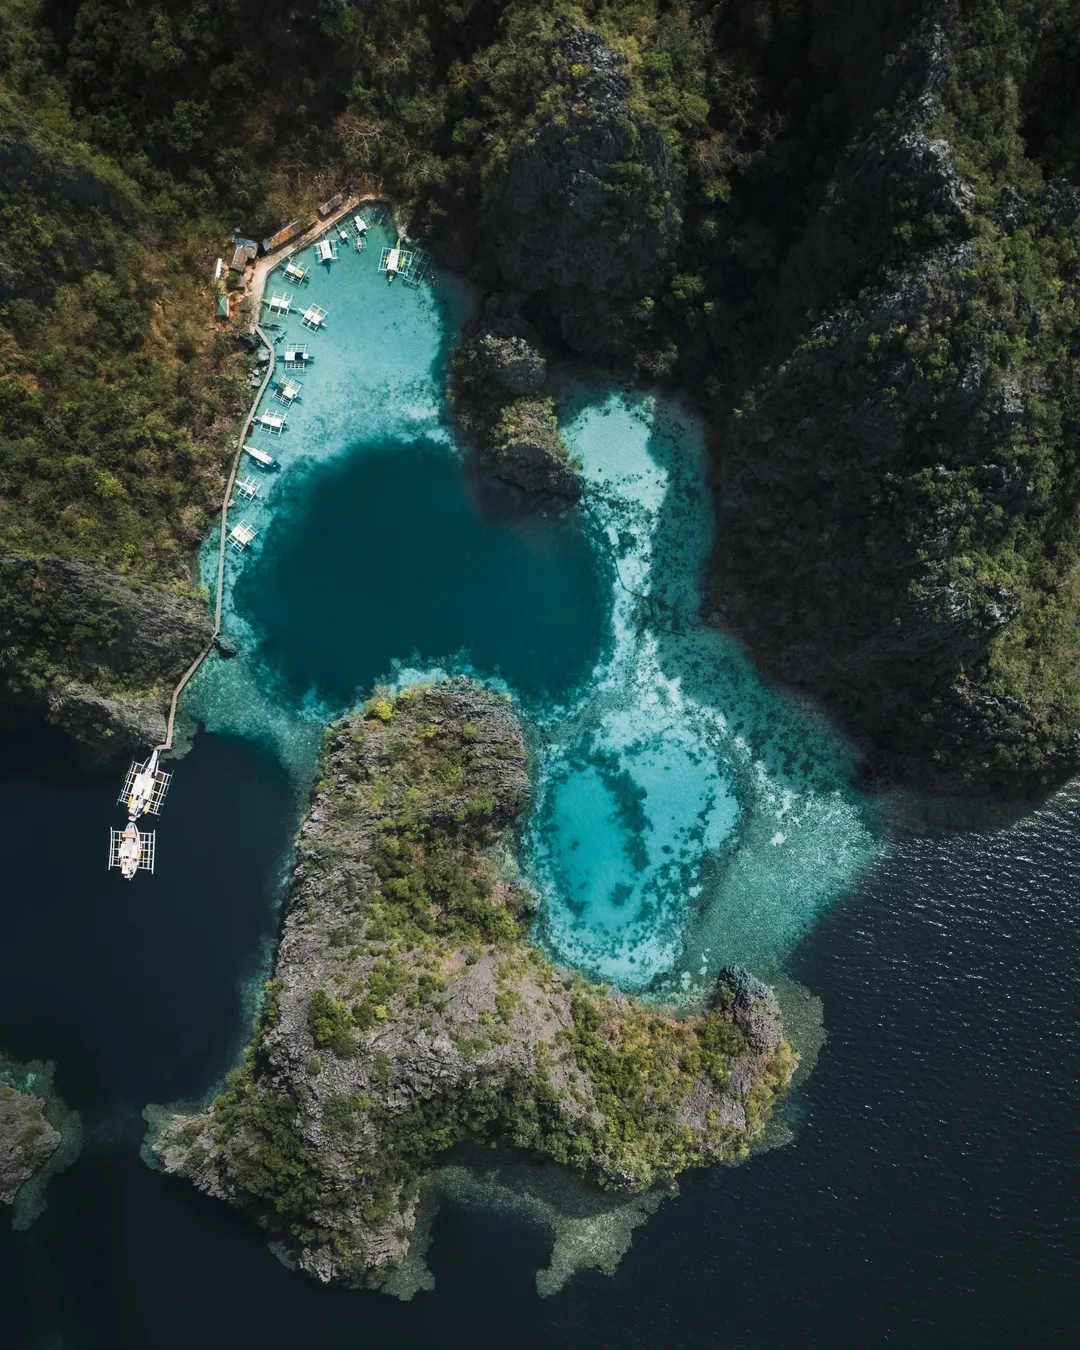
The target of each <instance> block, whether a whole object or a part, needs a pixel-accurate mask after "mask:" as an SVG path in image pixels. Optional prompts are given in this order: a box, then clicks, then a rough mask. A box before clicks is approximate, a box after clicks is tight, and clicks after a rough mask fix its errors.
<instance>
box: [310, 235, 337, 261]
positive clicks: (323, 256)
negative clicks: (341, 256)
mask: <svg viewBox="0 0 1080 1350" xmlns="http://www.w3.org/2000/svg"><path fill="white" fill-rule="evenodd" d="M315 256H316V258H318V260H319V262H324V263H331V262H334V261H336V259H337V256H338V246H337V243H336V241H335V240H333V239H320V240H319V242H318V243H317V244H316V245H315Z"/></svg>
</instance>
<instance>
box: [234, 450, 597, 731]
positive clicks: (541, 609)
mask: <svg viewBox="0 0 1080 1350" xmlns="http://www.w3.org/2000/svg"><path fill="white" fill-rule="evenodd" d="M610 596H611V578H610V567H608V566H606V565H605V560H604V556H603V554H598V553H597V551H596V549H595V548H594V547H592V546H591V545H590V542H589V538H588V535H587V533H586V528H585V526H584V525H583V522H582V520H581V518H580V517H579V516H577V515H574V514H571V513H569V512H561V513H560V512H559V510H558V509H557V508H547V509H545V508H542V507H539V506H538V505H537V503H536V501H535V500H532V499H529V498H528V497H527V496H526V495H525V494H523V493H520V492H517V491H516V490H514V489H512V488H509V487H506V486H504V485H500V484H498V483H497V482H489V483H487V484H483V483H481V482H478V481H476V480H470V478H469V476H468V475H467V474H466V472H465V470H464V469H463V468H462V466H461V464H460V463H459V461H458V460H457V459H456V457H454V456H452V455H450V454H448V453H447V451H446V447H445V445H437V444H429V443H426V442H425V441H423V440H422V439H421V440H419V441H414V442H408V443H401V442H394V441H391V442H386V443H384V444H380V445H374V446H373V445H365V446H364V447H363V448H362V449H361V450H358V451H357V452H356V453H354V454H352V455H349V456H346V457H343V458H341V459H338V460H333V461H331V462H330V463H329V464H326V465H324V466H321V467H319V468H317V469H314V470H313V471H312V473H311V476H310V478H309V480H308V481H307V482H306V483H305V484H304V490H303V492H301V493H297V494H296V495H295V497H294V498H293V501H292V503H291V504H289V505H288V506H286V507H285V508H283V510H281V511H280V512H279V513H278V515H277V517H276V518H275V521H274V524H273V526H272V528H271V529H270V530H269V531H268V534H267V539H266V544H265V546H264V548H263V551H262V554H261V556H260V560H259V566H258V567H251V568H248V569H247V570H245V571H244V572H243V573H242V575H241V576H240V578H239V580H238V581H237V584H236V588H235V591H234V603H235V605H236V607H237V608H238V609H239V610H241V611H242V612H243V613H244V615H245V616H246V617H247V618H248V620H249V621H250V622H251V623H252V624H253V625H254V627H255V629H256V632H257V634H258V635H259V638H260V641H259V645H258V648H257V655H258V658H259V659H260V660H261V661H262V662H263V664H264V668H265V669H267V670H268V671H270V672H273V675H274V677H276V678H278V679H280V680H281V681H282V682H283V684H284V686H285V687H284V689H282V690H281V695H280V696H281V697H283V698H285V699H292V700H298V699H300V698H302V697H303V696H304V695H306V694H307V693H308V692H309V690H313V691H314V693H315V696H316V697H317V698H318V699H319V700H320V701H322V702H323V703H325V704H327V705H329V707H331V708H334V709H340V708H345V707H348V706H349V705H351V704H352V703H354V702H355V701H356V699H357V696H358V694H359V695H360V696H361V697H362V696H363V695H364V694H365V693H366V691H367V690H368V689H369V687H370V686H371V684H372V683H373V682H374V681H375V680H377V679H379V678H380V677H383V676H386V675H387V674H389V673H390V672H391V670H392V669H393V668H394V666H395V664H398V665H400V664H401V663H402V662H405V663H411V664H415V665H416V666H418V667H419V668H426V667H430V666H432V665H437V664H441V665H443V666H445V667H450V666H455V667H458V668H460V667H461V666H463V665H464V666H469V667H471V668H472V669H474V670H476V671H477V672H478V673H481V674H483V675H485V676H501V677H502V678H504V679H505V680H506V681H507V682H508V683H509V684H510V685H512V687H513V688H514V690H515V691H516V692H517V693H519V694H520V695H522V696H523V697H525V698H526V699H532V700H534V701H535V700H543V699H557V698H563V697H566V696H567V695H568V694H569V693H570V692H571V691H572V690H573V688H574V687H575V686H576V685H578V684H579V683H580V682H581V681H582V680H583V679H585V678H586V677H587V676H588V674H589V673H590V671H591V670H592V668H593V666H594V665H595V664H596V662H597V660H598V659H599V658H600V656H601V654H602V650H603V637H604V633H605V631H606V628H607V610H608V609H609V608H610Z"/></svg>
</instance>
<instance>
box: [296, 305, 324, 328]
mask: <svg viewBox="0 0 1080 1350" xmlns="http://www.w3.org/2000/svg"><path fill="white" fill-rule="evenodd" d="M325 318H326V310H325V309H323V308H321V306H319V305H309V306H308V308H307V309H305V310H304V312H303V314H302V315H301V318H300V322H301V323H302V324H303V325H304V327H305V328H311V329H316V328H321V327H322V326H323V321H324V320H325Z"/></svg>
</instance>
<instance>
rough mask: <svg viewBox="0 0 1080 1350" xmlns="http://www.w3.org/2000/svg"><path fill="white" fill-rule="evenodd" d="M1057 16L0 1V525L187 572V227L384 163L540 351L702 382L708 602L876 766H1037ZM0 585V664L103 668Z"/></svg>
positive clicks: (1052, 493)
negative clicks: (86, 660)
mask: <svg viewBox="0 0 1080 1350" xmlns="http://www.w3.org/2000/svg"><path fill="white" fill-rule="evenodd" d="M1078 43H1080V5H1078V4H1077V3H1076V2H1075V0H1052V2H1051V3H1044V4H1039V5H1036V4H1034V3H1033V2H1031V0H983V2H982V3H975V2H974V0H963V2H962V3H958V4H950V5H946V4H933V3H925V4H919V3H917V2H916V0H888V3H885V4H882V5H877V6H867V5H865V4H857V3H855V0H727V2H726V3H706V0H671V2H670V3H668V2H664V0H610V2H608V3H600V2H596V3H584V4H577V5H573V4H568V3H561V2H560V0H554V2H551V0H549V2H548V3H538V0H511V2H510V3H500V2H499V0H486V2H485V0H478V2H477V3H469V2H468V0H461V2H460V3H457V4H444V3H435V2H434V0H416V2H415V3H409V2H408V0H363V2H361V3H347V2H345V0H323V2H322V3H318V2H317V0H311V2H309V3H306V4H305V3H277V0H270V3H260V4H256V3H254V0H203V2H202V3H195V2H194V0H188V2H187V3H164V2H163V0H157V2H156V3H145V4H138V5H136V4H133V3H124V2H123V0H83V2H82V3H78V2H77V0H54V2H53V3H48V2H47V0H42V3H40V4H35V3H31V2H30V0H22V3H15V2H13V0H8V3H6V4H4V5H2V6H0V79H2V82H3V88H2V95H0V115H2V119H3V122H2V128H0V159H2V163H3V170H2V178H3V184H4V188H5V192H4V201H3V211H4V229H3V231H2V236H0V298H2V305H0V321H2V324H3V337H2V346H0V350H2V352H3V356H2V366H0V404H2V407H3V421H2V423H0V438H2V439H0V530H2V537H0V553H7V554H14V555H18V556H20V557H24V558H25V557H37V556H42V555H45V554H56V555H62V556H66V557H70V556H75V557H78V558H81V559H86V560H87V561H89V562H92V563H93V564H94V566H95V567H98V568H102V569H104V570H105V572H106V573H108V575H109V576H110V577H112V578H113V580H112V581H111V582H110V583H109V584H110V585H114V584H115V578H116V577H117V576H123V577H137V578H142V579H144V580H147V581H152V582H155V583H162V582H164V583H167V584H169V585H171V586H174V587H181V588H182V587H184V586H186V585H188V577H189V572H188V557H189V554H190V550H191V548H192V547H193V545H194V543H195V541H196V540H197V539H198V538H199V537H200V535H201V533H202V531H203V530H204V528H205V525H206V520H207V516H206V513H207V511H208V509H209V508H210V507H211V506H212V505H213V499H214V495H215V492H216V491H217V490H218V483H219V469H220V464H221V462H222V455H223V451H224V447H225V443H226V439H227V432H228V429H229V424H230V419H232V418H234V417H235V415H236V413H237V410H238V408H239V407H240V404H241V402H242V397H241V391H242V383H241V380H240V375H241V374H242V369H241V365H242V362H241V359H240V357H239V356H238V354H237V352H236V348H235V344H234V342H233V340H232V339H231V338H229V337H228V336H226V335H225V334H224V333H221V334H218V335H216V336H215V335H214V334H213V333H212V332H211V331H210V323H209V320H208V318H207V312H208V297H207V291H206V281H207V278H208V270H207V269H208V267H209V265H210V264H211V263H212V259H213V257H214V256H215V253H214V248H215V247H216V248H218V249H220V241H221V239H222V236H223V234H224V232H225V231H226V230H228V229H230V228H231V227H233V226H234V225H240V226H242V228H243V229H244V231H245V232H248V233H250V234H252V236H253V237H259V236H260V233H261V232H262V231H264V230H266V229H269V228H271V227H273V226H275V225H277V224H278V223H280V221H281V220H282V219H284V218H288V217H289V216H290V215H291V214H293V213H294V212H295V211H297V210H299V209H300V208H301V207H308V206H310V204H311V203H312V202H313V201H314V200H318V199H319V198H320V197H321V196H325V195H327V194H328V193H329V192H330V191H333V190H335V189H336V188H338V187H340V186H342V185H343V184H344V183H346V182H353V183H355V184H357V185H360V186H366V187H371V186H375V185H378V184H382V185H384V186H385V189H386V190H387V191H388V192H389V193H390V194H392V195H393V196H394V198H395V199H396V200H397V201H398V202H399V203H400V205H401V208H402V210H404V211H406V212H408V214H409V217H410V221H411V228H412V229H413V230H414V232H417V233H422V234H423V235H424V236H425V238H426V239H427V240H428V242H429V243H430V244H431V245H432V247H433V248H434V249H435V251H436V252H437V254H438V255H439V256H440V258H441V260H442V261H443V262H444V263H446V264H447V265H450V266H453V267H456V268H459V269H462V270H466V271H468V272H470V273H471V274H472V276H473V277H474V279H475V280H476V281H477V282H478V283H479V284H480V285H481V286H483V287H484V288H485V289H486V290H488V291H489V292H496V293H498V294H499V297H500V298H499V304H498V308H499V312H500V313H503V314H505V313H507V312H517V313H520V314H521V316H523V317H524V318H525V319H527V320H528V321H529V323H530V324H531V325H532V329H533V330H534V331H536V332H538V333H539V334H540V335H541V337H542V340H543V342H544V344H545V345H546V348H547V355H548V357H549V360H552V361H553V362H554V363H555V364H556V365H557V363H558V360H559V358H560V356H563V355H568V354H571V353H573V354H578V355H581V354H583V355H585V356H587V357H589V358H590V359H594V360H597V361H601V362H611V363H615V364H616V365H617V366H619V367H620V368H622V369H625V370H626V371H628V372H631V373H633V374H635V375H636V376H637V377H638V378H639V379H643V380H662V381H665V382H669V383H671V384H673V385H676V386H678V387H681V388H682V389H684V390H685V391H687V393H688V395H689V396H690V397H691V398H692V399H694V400H695V402H697V403H698V404H699V405H700V406H701V407H702V408H703V410H704V411H705V412H706V415H707V417H708V418H709V421H710V424H711V426H712V428H713V432H714V436H713V444H712V447H711V448H712V453H713V456H714V460H715V482H716V485H717V489H718V491H717V503H718V512H719V518H720V529H719V531H718V538H719V541H720V542H719V544H718V547H717V553H716V557H715V559H714V568H713V571H714V577H713V584H712V587H711V590H712V599H711V601H710V603H709V606H708V610H709V612H711V613H715V614H716V615H717V616H718V620H717V621H724V622H726V623H728V624H729V625H731V626H732V627H733V628H734V630H735V631H736V632H737V633H739V634H740V635H741V636H743V637H744V638H745V639H746V640H747V641H748V643H749V645H750V647H751V649H752V650H753V652H754V653H755V655H756V656H757V657H758V659H759V660H760V661H761V662H762V664H763V665H764V667H765V668H766V669H767V670H770V671H772V672H773V673H775V674H776V675H777V676H779V677H780V678H782V679H783V680H785V681H787V682H789V683H791V684H794V685H797V686H800V687H802V688H804V689H806V690H807V691H809V692H810V693H812V694H813V695H814V696H816V697H818V698H819V699H822V700H824V701H825V702H826V703H827V704H828V706H829V707H830V709H831V710H832V711H833V713H834V714H835V715H836V716H837V717H838V719H839V720H840V721H841V723H842V724H843V725H844V726H846V727H847V729H848V730H849V731H850V732H852V734H854V735H855V736H856V737H857V739H858V741H859V743H860V745H861V747H862V748H863V750H864V752H865V754H866V763H867V767H868V769H869V770H870V771H871V772H872V773H873V774H874V775H876V776H877V777H878V778H879V779H881V778H888V777H900V778H903V779H905V780H907V781H914V782H920V783H932V784H935V785H937V786H947V787H954V788H956V787H958V788H971V789H978V788H981V787H982V786H985V785H987V784H993V785H994V786H996V787H998V788H1000V789H1002V790H1007V791H1038V790H1042V789H1043V788H1045V787H1046V786H1048V785H1050V784H1051V783H1052V782H1054V781H1058V780H1060V778H1061V777H1062V776H1063V775H1065V774H1067V773H1069V772H1072V771H1073V770H1074V769H1075V768H1076V766H1077V763H1078V758H1077V748H1076V747H1077V733H1078V730H1080V678H1078V677H1077V675H1076V674H1075V671H1076V657H1077V656H1078V655H1080V630H1078V629H1077V621H1076V612H1077V606H1076V601H1077V593H1078V591H1080V588H1078V586H1077V571H1076V568H1077V565H1078V559H1080V555H1078V552H1077V550H1078V546H1080V538H1078V532H1077V509H1076V508H1077V501H1078V497H1080V479H1078V477H1077V470H1076V440H1077V422H1076V418H1077V407H1078V403H1077V366H1076V362H1077V357H1078V338H1077V308H1076V306H1077V292H1076V289H1075V288H1076V285H1077V282H1078V276H1077V268H1078V265H1080V260H1078V250H1080V225H1078V218H1080V194H1078V192H1077V189H1076V187H1075V186H1073V185H1075V184H1077V183H1078V182H1080V115H1078V114H1077V111H1076V109H1077V103H1076V99H1075V94H1074V92H1073V89H1072V80H1073V71H1074V69H1075V62H1076V57H1077V52H1078ZM24 592H26V588H24ZM35 595H36V598H34V597H35ZM17 609H18V612H14V613H13V612H12V606H11V605H10V604H8V605H7V606H6V608H3V609H0V626H2V627H4V628H6V629H7V631H8V634H9V636H8V638H7V639H6V643H7V654H6V656H5V666H4V669H5V678H6V679H7V680H8V681H9V683H11V684H13V685H14V686H15V687H17V688H20V687H21V688H25V687H26V686H28V685H29V684H35V683H36V684H37V685H38V686H39V687H41V688H43V689H55V688H56V687H58V686H59V685H60V684H62V683H63V682H64V681H65V680H68V681H70V680H72V679H76V678H78V679H83V680H89V681H90V683H91V684H93V683H94V682H95V680H100V679H101V678H102V677H101V675H100V672H99V673H98V674H97V675H95V673H94V672H93V671H86V670H85V669H84V670H79V671H75V670H71V669H67V668H65V667H64V665H63V659H62V653H63V652H64V651H65V650H68V649H69V648H70V645H71V644H70V642H69V636H70V635H69V633H68V631H67V630H66V629H65V628H64V627H63V624H57V623H52V622H51V618H50V613H49V601H48V600H47V599H45V598H42V596H41V594H40V593H35V592H33V590H32V588H30V590H29V592H27V593H25V594H24V598H23V600H22V601H21V602H20V605H19V606H18V607H17ZM105 664H106V665H107V662H106V663H105ZM113 677H116V676H115V672H113ZM119 678H120V679H121V683H123V680H124V679H125V678H128V677H125V676H123V675H122V674H121V676H120V677H119ZM138 680H139V681H143V683H145V676H144V674H142V675H140V676H139V677H138ZM132 681H135V682H136V683H138V681H136V680H135V676H134V675H133V674H132V675H131V676H130V678H129V679H128V683H129V684H131V683H132Z"/></svg>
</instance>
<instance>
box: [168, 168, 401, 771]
mask: <svg viewBox="0 0 1080 1350" xmlns="http://www.w3.org/2000/svg"><path fill="white" fill-rule="evenodd" d="M386 200H387V198H385V197H383V196H381V195H379V194H377V193H366V194H365V195H364V196H362V197H350V198H348V200H347V201H345V202H343V203H342V204H341V206H339V207H338V209H337V210H336V211H333V212H331V214H330V215H328V216H327V217H326V219H325V220H317V221H315V222H314V223H313V224H312V226H311V227H310V229H307V230H305V231H304V233H303V234H302V235H300V237H299V238H297V239H294V240H291V241H290V242H289V243H288V244H285V245H283V246H282V247H281V248H280V249H276V250H275V251H274V252H273V253H268V254H266V256H265V257H263V258H260V259H259V260H258V261H257V262H256V264H255V267H254V270H253V273H252V278H251V284H250V285H249V287H248V292H247V293H248V295H249V296H252V297H253V298H254V311H255V316H256V317H255V321H254V324H253V329H252V331H253V332H255V333H257V334H258V335H259V339H260V340H261V342H262V344H263V346H264V347H266V349H267V351H269V353H270V360H269V361H268V362H267V365H266V374H265V375H264V376H263V380H262V384H260V385H259V388H258V391H257V393H256V394H255V397H254V399H253V400H252V403H251V407H250V408H249V409H248V411H247V414H246V415H245V417H244V420H243V422H242V423H241V424H240V435H239V436H238V437H237V440H236V451H235V453H234V454H233V458H232V465H231V467H230V469H229V479H228V482H227V483H226V485H225V496H224V497H223V498H222V499H221V537H220V540H219V542H218V574H217V598H216V600H215V602H214V631H213V633H212V635H211V637H210V641H209V642H208V643H207V644H206V646H205V647H204V648H203V649H202V651H201V652H200V653H199V654H198V656H197V657H196V658H195V660H194V661H192V663H191V665H190V666H188V668H187V670H185V671H184V673H183V675H181V677H180V682H179V683H178V684H177V686H176V688H175V689H174V690H173V692H172V698H171V699H170V700H169V722H168V728H167V730H166V733H165V739H164V740H163V741H162V743H161V744H160V745H155V746H154V749H155V750H171V749H172V743H173V730H174V728H175V725H176V705H177V703H178V701H179V699H180V695H181V694H182V693H183V692H184V689H185V687H186V686H187V683H188V681H189V680H190V679H191V677H192V676H193V675H194V674H195V672H196V671H197V670H198V669H199V667H200V666H201V665H202V663H203V662H204V661H205V660H206V658H207V657H208V656H209V655H210V652H211V651H212V650H213V647H214V643H215V642H216V641H217V639H218V637H219V635H220V633H221V600H222V593H223V591H224V587H225V545H226V542H227V537H228V523H227V520H228V514H229V502H230V501H231V499H232V493H233V487H234V485H235V483H236V473H237V469H238V468H239V465H240V456H241V454H242V453H243V450H244V442H245V440H246V439H247V429H248V426H249V425H250V424H251V421H252V420H253V418H254V417H255V414H256V413H257V412H258V410H259V404H260V403H261V402H262V397H263V395H264V394H265V393H266V387H267V385H268V384H269V383H270V378H271V376H272V375H273V373H274V369H275V366H276V359H277V354H276V352H275V350H274V344H273V343H272V342H271V341H270V339H269V338H268V337H267V336H266V334H265V333H264V332H263V330H262V328H261V326H260V324H259V318H258V314H259V306H260V304H261V303H262V293H263V291H264V290H265V289H266V279H267V277H268V276H269V275H270V273H271V272H272V271H273V270H274V268H275V267H279V266H280V265H281V264H282V263H283V262H284V261H285V259H286V258H290V257H292V255H293V254H294V253H297V252H299V250H300V249H302V248H307V246H308V245H309V244H310V243H311V241H312V240H313V239H317V238H318V237H319V236H320V235H321V234H323V233H324V232H325V231H326V230H328V229H330V227H331V226H332V225H336V224H337V222H338V221H339V220H340V219H341V218H342V216H347V215H348V214H349V213H350V212H351V211H355V210H356V208H357V207H358V206H360V205H361V204H362V203H363V202H385V201H386Z"/></svg>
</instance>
